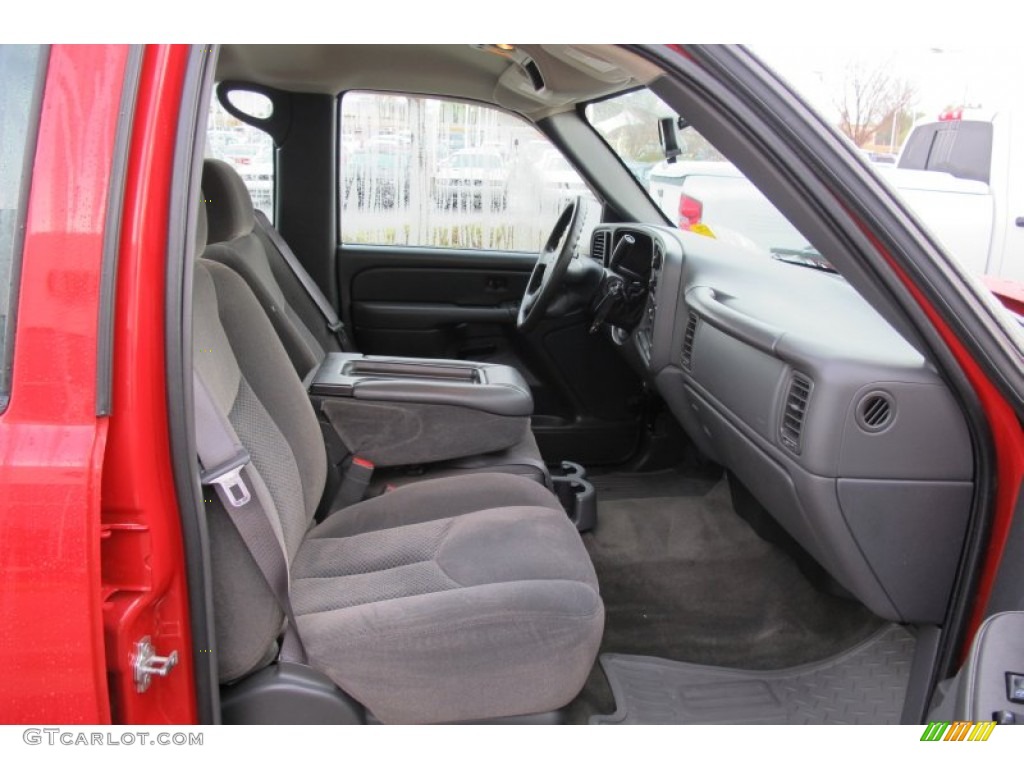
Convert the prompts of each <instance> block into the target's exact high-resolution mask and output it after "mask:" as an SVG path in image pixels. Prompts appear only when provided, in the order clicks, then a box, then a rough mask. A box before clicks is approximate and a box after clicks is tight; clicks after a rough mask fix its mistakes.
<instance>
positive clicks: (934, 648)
mask: <svg viewBox="0 0 1024 768" xmlns="http://www.w3.org/2000/svg"><path fill="white" fill-rule="evenodd" d="M914 635H915V636H916V638H917V644H916V645H915V646H914V660H913V662H911V665H910V679H909V681H908V682H907V695H906V697H905V698H904V699H903V714H901V715H900V724H901V725H919V724H921V723H924V722H925V716H926V715H927V714H928V699H929V697H930V691H931V690H932V686H933V683H932V675H933V674H934V670H935V659H936V657H937V655H938V649H939V642H940V640H941V639H942V630H941V629H939V628H938V627H936V626H934V625H931V624H925V625H923V626H919V627H916V628H915V631H914Z"/></svg>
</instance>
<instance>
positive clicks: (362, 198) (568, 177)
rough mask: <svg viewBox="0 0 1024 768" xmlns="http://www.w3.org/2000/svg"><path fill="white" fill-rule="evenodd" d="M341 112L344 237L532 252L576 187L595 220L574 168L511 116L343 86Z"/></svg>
mask: <svg viewBox="0 0 1024 768" xmlns="http://www.w3.org/2000/svg"><path fill="white" fill-rule="evenodd" d="M341 111H342V119H341V142H340V153H339V154H340V163H341V165H340V169H339V174H338V179H339V184H340V189H339V194H338V200H339V204H340V211H339V215H340V222H341V241H342V242H343V243H364V244H373V245H402V246H427V247H440V248H446V247H447V248H472V249H482V250H506V251H536V250H539V249H540V247H541V246H542V245H543V243H544V241H545V240H546V239H547V237H548V234H549V233H550V231H551V228H552V227H553V226H554V223H555V220H556V219H557V218H558V214H559V213H560V212H561V210H562V209H563V208H564V207H565V205H566V204H567V203H568V202H569V201H570V200H571V199H573V198H574V197H575V196H577V195H580V196H583V197H584V198H585V199H586V200H587V202H588V216H587V225H588V228H593V226H594V225H595V224H596V223H598V219H599V214H600V208H599V206H598V204H597V201H596V199H595V198H594V196H593V195H592V194H591V192H590V190H589V189H588V188H587V186H586V184H585V183H584V182H583V180H582V179H581V178H580V176H579V174H578V173H577V172H576V171H575V170H574V169H573V168H572V166H571V165H570V164H569V163H568V162H567V161H566V160H565V158H564V157H563V156H562V155H561V153H560V152H559V151H558V150H557V149H555V147H554V146H553V145H552V144H551V142H549V141H548V140H547V139H546V138H544V136H543V135H542V134H541V133H540V132H538V131H537V130H536V129H535V128H533V127H531V126H530V125H529V124H527V123H526V122H525V121H523V120H521V119H519V118H517V117H515V116H513V115H509V114H507V113H505V112H501V111H499V110H496V109H492V108H490V107H485V106H482V105H479V104H471V103H466V102H459V101H446V100H442V99H432V98H422V97H416V96H395V95H390V94H377V93H359V92H353V93H347V94H345V96H344V97H343V99H342V102H341ZM585 234H586V233H585ZM583 242H586V240H584V241H583Z"/></svg>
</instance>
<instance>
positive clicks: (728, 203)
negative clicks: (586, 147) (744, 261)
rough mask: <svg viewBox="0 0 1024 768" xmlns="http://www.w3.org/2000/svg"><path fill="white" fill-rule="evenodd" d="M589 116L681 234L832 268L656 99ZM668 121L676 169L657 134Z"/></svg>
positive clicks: (633, 99)
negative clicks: (667, 119) (674, 147)
mask: <svg viewBox="0 0 1024 768" xmlns="http://www.w3.org/2000/svg"><path fill="white" fill-rule="evenodd" d="M586 116H587V120H588V121H589V122H590V124H591V125H592V126H593V128H594V129H595V130H596V131H597V132H598V133H599V134H601V136H602V137H603V138H604V140H605V141H606V142H607V143H608V146H610V147H611V148H612V150H613V151H614V152H615V153H616V154H617V155H618V156H619V159H621V160H622V162H623V163H624V164H625V165H626V167H627V168H629V170H630V171H631V172H632V173H633V175H634V176H635V177H636V178H637V180H638V181H639V183H640V184H641V186H643V187H644V189H645V190H646V191H647V194H648V195H649V196H650V197H651V200H653V201H654V203H655V204H656V205H657V206H658V207H659V208H660V209H661V210H662V211H663V212H664V213H665V215H666V216H667V217H668V219H669V221H671V222H672V223H673V224H675V225H676V226H678V227H679V228H680V229H684V230H687V231H690V232H694V233H696V234H699V235H704V236H705V237H712V238H715V239H719V240H724V241H728V242H731V243H736V244H740V245H743V246H745V247H747V248H748V249H752V250H755V251H758V252H760V253H761V254H764V255H774V256H775V257H777V258H781V259H782V260H785V261H787V263H794V264H799V265H800V266H815V267H817V268H822V267H821V266H820V265H821V264H822V263H825V264H827V262H823V260H822V259H821V257H820V256H819V255H818V254H817V252H816V251H815V250H814V248H813V247H811V245H810V244H809V243H808V241H807V238H805V237H804V236H803V235H802V234H800V232H799V231H798V230H797V229H796V228H795V227H794V226H793V225H792V224H790V223H789V221H788V220H787V219H786V217H785V216H783V215H782V213H781V212H780V211H779V210H778V209H777V208H776V207H775V206H774V205H772V204H771V202H769V200H768V198H766V197H765V196H764V195H763V194H762V193H761V191H760V190H759V189H758V188H757V187H755V186H754V184H753V183H752V182H750V181H749V180H748V179H747V177H746V176H744V175H743V174H742V173H741V172H740V171H739V169H738V168H736V166H734V165H733V164H732V163H730V162H729V161H728V160H727V159H726V158H725V156H724V155H723V154H722V153H721V152H719V151H718V149H716V148H715V146H714V145H713V144H712V143H711V142H710V141H708V140H707V139H706V138H705V137H704V136H702V135H701V134H700V133H699V132H698V131H697V130H696V129H695V128H693V127H692V126H690V125H689V124H687V122H686V121H685V120H684V119H681V118H680V116H679V115H678V114H677V113H676V112H675V111H673V110H672V108H671V107H669V106H668V105H667V104H666V103H665V102H664V101H662V100H661V99H660V98H659V97H658V96H657V95H656V94H654V93H653V92H651V91H649V90H647V89H646V88H641V89H639V90H635V91H630V92H629V93H624V94H620V95H618V96H614V97H612V98H610V99H605V100H603V101H598V102H594V103H592V104H590V105H588V106H587V111H586ZM663 118H670V119H671V121H672V122H671V125H672V131H673V134H674V136H675V139H676V142H677V144H678V148H679V154H678V155H677V156H676V157H675V158H674V162H668V161H667V160H666V159H665V152H664V149H663V147H662V143H661V139H660V134H659V122H660V121H661V120H662V119H663ZM797 254H798V255H799V257H797V256H796V255H797ZM812 261H813V262H814V264H813V265H812V264H811V263H810V262H812Z"/></svg>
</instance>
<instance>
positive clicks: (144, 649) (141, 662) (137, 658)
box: [132, 636, 178, 693]
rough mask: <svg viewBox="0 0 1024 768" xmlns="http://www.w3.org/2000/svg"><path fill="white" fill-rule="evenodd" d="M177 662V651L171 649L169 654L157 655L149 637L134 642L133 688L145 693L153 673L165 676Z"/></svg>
mask: <svg viewBox="0 0 1024 768" xmlns="http://www.w3.org/2000/svg"><path fill="white" fill-rule="evenodd" d="M177 664H178V652H177V651H171V653H170V655H169V656H157V655H156V650H155V649H154V648H153V642H152V640H150V638H149V637H148V636H147V637H144V638H142V639H141V640H139V641H138V642H137V643H135V653H133V654H132V671H133V673H134V675H135V690H136V691H138V692H139V693H145V692H146V691H148V690H149V684H150V683H151V682H152V681H153V675H159V676H160V677H167V674H168V673H169V672H170V671H171V670H172V669H174V667H175V666H177Z"/></svg>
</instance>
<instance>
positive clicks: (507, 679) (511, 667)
mask: <svg viewBox="0 0 1024 768" xmlns="http://www.w3.org/2000/svg"><path fill="white" fill-rule="evenodd" d="M360 507H361V508H362V509H360ZM581 548H582V544H581V542H580V538H579V535H578V534H577V533H576V530H575V529H574V528H573V526H572V524H571V523H569V521H568V519H567V517H566V515H565V513H564V512H563V511H562V509H561V507H560V506H559V505H558V502H557V500H555V499H554V498H553V497H551V495H550V494H549V493H548V492H547V491H546V490H545V489H544V488H542V487H541V486H540V485H538V484H537V483H534V482H531V481H529V480H523V479H522V478H518V477H514V476H511V475H500V474H480V475H475V476H473V475H463V476H460V477H454V478H451V479H437V480H429V481H424V482H422V483H417V484H416V485H411V486H407V487H404V488H401V489H399V490H397V491H394V492H393V493H389V494H387V495H385V496H381V497H378V498H376V499H372V500H370V501H366V502H363V503H362V504H359V505H357V506H356V507H350V508H348V509H346V510H341V511H340V512H339V513H337V514H335V515H333V516H331V517H329V518H328V519H327V520H326V521H325V522H324V523H322V524H321V525H319V526H317V528H316V529H314V530H313V531H312V532H311V533H310V535H309V536H308V537H307V538H306V540H305V541H304V542H303V544H302V546H301V547H300V549H299V551H298V554H297V556H296V559H295V562H294V564H293V566H292V579H293V586H292V595H293V598H292V599H293V606H294V609H295V612H296V616H297V619H298V623H299V629H300V634H301V636H302V638H303V641H304V642H305V644H306V648H307V651H308V653H309V657H310V661H311V663H312V664H314V665H315V666H316V667H317V668H318V669H320V670H322V671H324V672H326V673H327V674H328V675H329V676H330V677H331V678H332V679H333V680H334V681H335V682H337V683H338V685H339V686H340V687H341V688H343V689H344V690H345V691H347V692H348V693H349V694H350V695H352V696H354V697H355V698H356V699H358V700H360V701H362V702H364V703H366V704H367V705H368V706H369V707H370V709H371V710H372V711H373V713H374V714H375V715H376V716H377V717H378V718H380V719H381V720H383V721H385V722H424V721H428V720H432V721H443V722H453V721H459V720H469V719H476V718H480V717H493V716H498V715H499V714H505V713H512V712H516V713H524V714H525V713H532V712H543V711H549V710H554V709H558V708H559V707H561V706H563V705H565V704H567V703H568V701H569V700H570V699H571V698H572V697H573V696H574V695H575V691H576V690H579V688H580V687H582V685H583V683H584V681H585V680H586V678H587V675H588V673H589V671H590V667H591V665H592V663H593V658H594V656H595V655H596V653H597V648H598V645H599V644H600V639H601V632H600V631H599V630H598V629H597V627H598V626H599V624H600V622H601V620H602V619H601V616H602V615H603V608H602V604H601V600H600V598H599V597H598V588H597V581H596V578H595V576H594V572H593V568H592V566H591V564H590V561H589V559H588V558H587V556H586V553H585V552H580V549H581ZM556 667H557V668H556ZM567 681H571V684H567ZM574 689H575V690H574Z"/></svg>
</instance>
